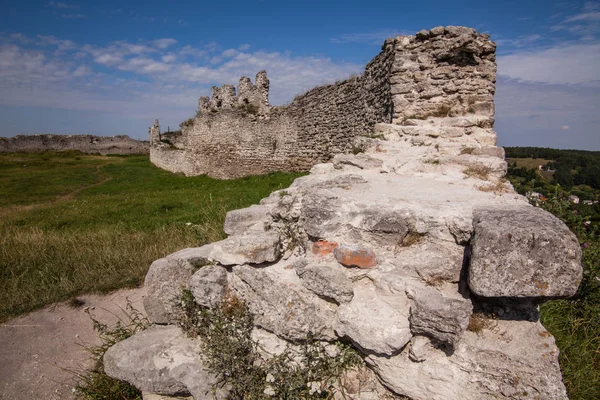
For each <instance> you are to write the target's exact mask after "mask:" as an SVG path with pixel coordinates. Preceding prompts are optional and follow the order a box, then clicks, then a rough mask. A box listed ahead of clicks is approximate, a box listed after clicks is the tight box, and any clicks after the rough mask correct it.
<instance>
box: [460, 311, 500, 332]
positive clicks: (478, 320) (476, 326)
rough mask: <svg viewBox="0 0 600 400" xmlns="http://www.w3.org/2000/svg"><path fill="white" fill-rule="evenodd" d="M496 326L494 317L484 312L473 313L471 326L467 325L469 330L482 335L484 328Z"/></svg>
mask: <svg viewBox="0 0 600 400" xmlns="http://www.w3.org/2000/svg"><path fill="white" fill-rule="evenodd" d="M494 326H495V322H494V320H493V319H492V318H488V317H487V316H486V315H485V314H483V313H473V314H471V317H470V318H469V326H468V327H467V330H468V331H470V332H475V333H476V334H478V335H481V334H482V333H483V330H484V329H491V328H493V327H494Z"/></svg>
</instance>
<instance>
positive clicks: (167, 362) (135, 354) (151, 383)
mask: <svg viewBox="0 0 600 400" xmlns="http://www.w3.org/2000/svg"><path fill="white" fill-rule="evenodd" d="M104 370H105V372H106V374H107V375H109V376H111V377H113V378H116V379H120V380H123V381H127V382H129V383H131V384H132V385H134V386H135V387H137V388H138V389H140V390H142V391H144V392H149V393H155V394H159V395H168V396H189V395H192V396H193V397H194V399H196V400H201V399H207V400H208V399H215V398H216V399H226V398H227V390H226V388H221V389H219V388H217V389H216V393H215V394H214V395H213V392H214V391H215V387H216V386H215V384H216V382H217V378H216V377H215V376H214V375H212V374H211V373H210V372H209V371H207V370H206V368H205V367H204V365H203V363H202V358H201V356H200V354H199V352H198V341H197V340H196V339H189V338H187V337H185V334H184V333H183V332H182V331H181V329H179V328H178V327H176V326H153V327H150V328H148V329H147V330H145V331H142V332H138V333H137V334H136V335H134V336H132V337H130V338H128V339H125V340H124V341H122V342H119V343H117V344H115V345H114V346H112V347H111V348H110V349H108V351H107V352H106V353H105V354H104Z"/></svg>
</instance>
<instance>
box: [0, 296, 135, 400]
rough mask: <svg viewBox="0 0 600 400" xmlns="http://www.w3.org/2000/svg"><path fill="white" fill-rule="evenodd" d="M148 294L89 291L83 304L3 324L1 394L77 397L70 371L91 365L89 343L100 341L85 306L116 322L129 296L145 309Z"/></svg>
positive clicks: (17, 399)
mask: <svg viewBox="0 0 600 400" xmlns="http://www.w3.org/2000/svg"><path fill="white" fill-rule="evenodd" d="M143 297H144V289H143V288H140V289H128V290H120V291H117V292H114V293H112V294H109V295H103V296H100V295H85V296H80V297H78V298H79V299H81V300H83V301H84V302H85V305H84V306H82V307H80V308H77V309H74V308H71V307H69V306H68V305H66V303H60V304H58V305H54V306H50V307H47V308H44V309H42V310H38V311H35V312H32V313H30V314H28V315H24V316H21V317H18V318H15V319H12V320H9V321H7V322H6V323H4V324H2V325H0V399H2V400H4V399H6V400H9V399H10V400H37V399H44V400H59V399H60V400H70V399H75V396H74V394H73V386H74V379H73V375H72V374H71V373H69V372H68V371H67V370H81V369H82V368H85V367H89V366H91V362H90V360H89V354H88V353H87V352H86V351H85V349H84V347H83V346H90V345H97V344H99V339H98V336H97V333H96V332H94V329H93V327H92V322H91V320H90V318H89V316H88V315H87V314H86V313H85V311H84V309H85V308H86V307H89V310H90V312H91V314H92V315H94V316H95V317H96V319H98V320H99V321H100V322H103V323H106V324H108V325H109V326H112V325H114V323H115V322H116V321H117V319H118V318H119V317H121V318H122V317H123V316H124V315H123V313H122V311H121V309H122V308H125V305H126V303H127V299H129V300H130V301H131V302H132V304H133V306H134V308H136V309H137V310H140V311H143V306H142V300H143ZM65 369H66V370H65Z"/></svg>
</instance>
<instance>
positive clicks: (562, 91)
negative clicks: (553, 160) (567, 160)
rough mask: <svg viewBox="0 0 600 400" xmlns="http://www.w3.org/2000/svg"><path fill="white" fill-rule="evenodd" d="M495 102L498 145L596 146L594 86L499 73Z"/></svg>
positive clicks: (599, 119) (598, 100)
mask: <svg viewBox="0 0 600 400" xmlns="http://www.w3.org/2000/svg"><path fill="white" fill-rule="evenodd" d="M495 103H496V125H495V129H496V131H497V132H498V140H499V142H500V145H502V146H537V147H558V148H563V149H564V148H577V149H588V150H600V135H599V134H598V126H600V113H598V111H597V110H598V109H599V108H600V93H598V90H597V88H594V87H585V86H578V85H549V84H540V83H527V82H519V81H516V80H507V79H506V78H503V77H499V79H498V82H497V84H496V96H495ZM565 127H568V128H566V129H565Z"/></svg>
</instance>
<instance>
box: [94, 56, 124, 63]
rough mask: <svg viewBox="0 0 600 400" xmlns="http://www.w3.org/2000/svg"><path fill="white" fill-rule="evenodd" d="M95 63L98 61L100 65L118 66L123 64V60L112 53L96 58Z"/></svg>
mask: <svg viewBox="0 0 600 400" xmlns="http://www.w3.org/2000/svg"><path fill="white" fill-rule="evenodd" d="M94 61H96V62H97V63H98V64H104V65H116V64H119V63H121V62H122V61H123V59H122V58H121V57H119V56H116V55H113V54H110V53H103V54H102V53H101V54H99V55H97V56H95V57H94Z"/></svg>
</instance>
